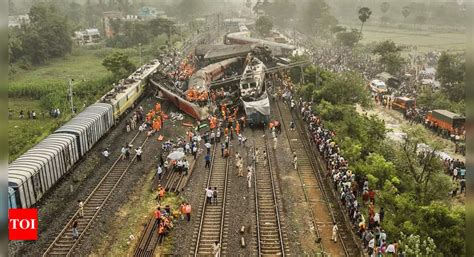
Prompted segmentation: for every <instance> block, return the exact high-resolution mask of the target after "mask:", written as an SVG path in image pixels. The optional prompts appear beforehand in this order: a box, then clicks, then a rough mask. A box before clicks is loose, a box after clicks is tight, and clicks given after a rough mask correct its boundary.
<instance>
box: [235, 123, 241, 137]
mask: <svg viewBox="0 0 474 257" xmlns="http://www.w3.org/2000/svg"><path fill="white" fill-rule="evenodd" d="M235 133H237V135H239V134H240V123H238V122H237V123H236V124H235Z"/></svg>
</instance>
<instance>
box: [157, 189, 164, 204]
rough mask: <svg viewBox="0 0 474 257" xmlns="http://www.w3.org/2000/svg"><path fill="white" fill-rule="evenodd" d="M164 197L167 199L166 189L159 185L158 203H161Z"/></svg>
mask: <svg viewBox="0 0 474 257" xmlns="http://www.w3.org/2000/svg"><path fill="white" fill-rule="evenodd" d="M163 197H165V188H164V187H162V186H161V185H158V202H161V200H162V199H163Z"/></svg>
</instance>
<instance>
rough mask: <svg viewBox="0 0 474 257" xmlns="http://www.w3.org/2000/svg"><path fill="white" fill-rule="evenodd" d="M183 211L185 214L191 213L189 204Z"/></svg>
mask: <svg viewBox="0 0 474 257" xmlns="http://www.w3.org/2000/svg"><path fill="white" fill-rule="evenodd" d="M184 210H185V212H186V213H191V205H190V204H188V205H186V207H185V209H184Z"/></svg>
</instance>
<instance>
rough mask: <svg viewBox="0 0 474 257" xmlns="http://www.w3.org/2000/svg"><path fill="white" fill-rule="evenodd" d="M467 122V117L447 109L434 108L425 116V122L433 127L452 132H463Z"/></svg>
mask: <svg viewBox="0 0 474 257" xmlns="http://www.w3.org/2000/svg"><path fill="white" fill-rule="evenodd" d="M465 122H466V118H465V117H463V116H461V115H459V114H456V113H452V112H450V111H447V110H433V111H430V112H428V114H427V115H426V117H425V123H426V124H427V125H429V126H430V127H431V128H433V129H436V130H438V129H440V130H441V131H442V132H449V133H450V134H460V133H462V131H463V130H464V123H465Z"/></svg>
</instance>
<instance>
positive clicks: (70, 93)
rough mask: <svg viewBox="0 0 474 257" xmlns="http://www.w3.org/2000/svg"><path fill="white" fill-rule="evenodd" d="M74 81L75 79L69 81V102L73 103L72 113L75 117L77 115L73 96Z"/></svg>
mask: <svg viewBox="0 0 474 257" xmlns="http://www.w3.org/2000/svg"><path fill="white" fill-rule="evenodd" d="M73 81H74V79H69V81H68V84H69V87H68V96H69V102H70V103H71V113H72V115H73V116H74V115H75V114H76V113H75V112H74V102H73V99H72V96H73V91H72V82H73Z"/></svg>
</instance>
